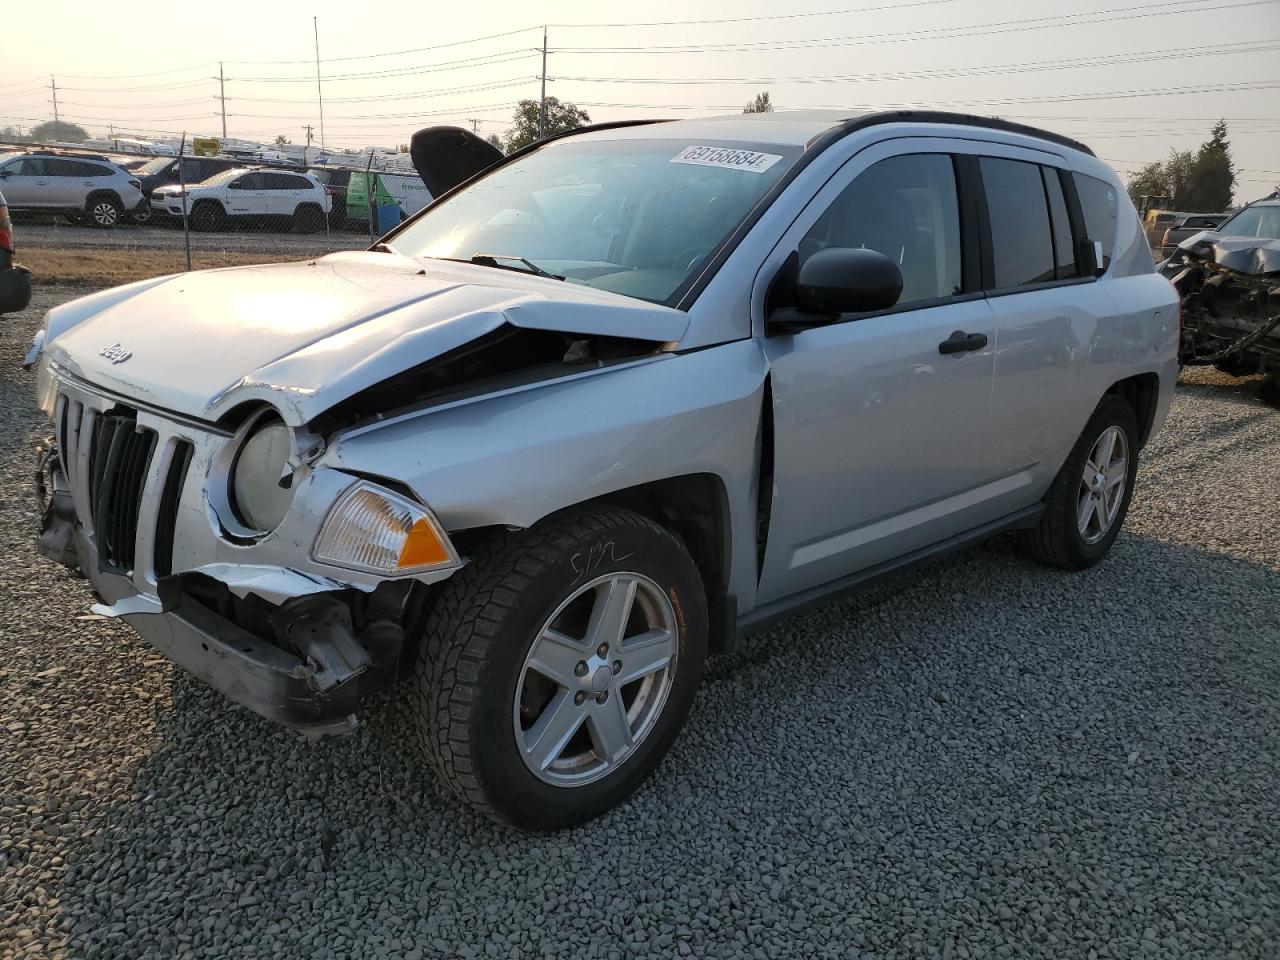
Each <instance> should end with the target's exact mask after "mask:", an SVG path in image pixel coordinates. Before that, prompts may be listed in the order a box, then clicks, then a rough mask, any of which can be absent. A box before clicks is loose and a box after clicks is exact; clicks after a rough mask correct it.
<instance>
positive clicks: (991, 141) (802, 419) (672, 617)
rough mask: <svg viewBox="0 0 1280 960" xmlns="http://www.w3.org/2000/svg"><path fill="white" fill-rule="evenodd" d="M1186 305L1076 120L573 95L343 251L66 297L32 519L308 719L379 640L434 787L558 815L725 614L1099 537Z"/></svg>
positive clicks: (384, 667)
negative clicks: (708, 111)
mask: <svg viewBox="0 0 1280 960" xmlns="http://www.w3.org/2000/svg"><path fill="white" fill-rule="evenodd" d="M444 139H445V140H447V139H448V138H447V137H446V138H444ZM455 139H457V140H458V142H460V143H461V142H464V141H465V137H464V136H463V135H462V134H461V132H457V136H456V138H455ZM441 149H442V152H443V153H444V154H447V152H448V151H447V150H446V149H445V148H444V147H442V148H441ZM462 153H465V151H462V152H460V153H459V156H457V157H453V158H452V160H451V159H450V158H449V157H447V156H442V159H441V163H442V165H443V166H446V167H447V166H450V163H452V161H454V160H456V161H458V162H457V163H454V164H453V167H454V168H455V169H456V168H459V167H461V166H463V165H465V164H463V163H462V162H461V160H460V159H459V157H461V156H462ZM464 159H465V158H464ZM1177 340H1178V314H1177V304H1176V297H1175V294H1174V291H1173V289H1172V288H1171V286H1170V285H1169V283H1168V282H1167V281H1166V280H1164V279H1162V278H1161V277H1159V276H1157V275H1156V274H1155V273H1154V272H1153V269H1152V262H1151V255H1150V253H1149V251H1148V247H1147V244H1146V241H1145V238H1144V237H1143V234H1142V229H1141V225H1140V223H1139V221H1138V217H1137V214H1136V213H1135V212H1134V210H1133V208H1132V206H1131V205H1130V203H1129V201H1128V199H1127V198H1126V196H1125V191H1124V190H1123V189H1122V188H1121V186H1120V183H1119V181H1118V179H1117V178H1116V175H1115V174H1114V173H1113V172H1112V171H1111V170H1110V169H1109V168H1108V167H1107V166H1106V165H1105V164H1103V163H1102V162H1101V161H1099V160H1097V159H1095V158H1094V156H1093V155H1092V154H1091V153H1090V152H1089V150H1088V149H1087V148H1086V147H1084V146H1082V145H1081V144H1079V143H1076V142H1074V141H1070V140H1066V139H1064V138H1062V137H1059V136H1055V135H1052V134H1049V133H1044V132H1042V131H1038V130H1034V129H1030V128H1026V127H1021V126H1015V125H1011V124H1008V123H1003V122H1000V121H995V120H990V119H985V118H978V117H969V116H959V115H953V114H941V113H913V112H902V113H890V114H874V115H867V116H848V115H831V114H775V115H762V116H734V117H729V118H724V119H713V120H691V121H679V122H659V123H650V124H629V125H612V126H601V127H595V128H588V129H584V130H580V131H576V132H574V133H572V134H571V135H563V136H559V137H555V138H552V139H551V140H548V141H544V142H543V143H541V144H539V145H536V146H534V147H531V148H528V149H526V150H524V151H521V152H519V153H517V154H516V155H514V156H511V157H508V158H505V159H504V160H502V161H500V162H499V163H498V164H497V165H495V166H494V167H492V168H490V169H488V170H486V171H485V172H483V173H481V174H479V175H477V176H475V177H472V178H471V179H470V180H469V181H467V182H465V183H464V184H462V185H461V186H458V187H456V188H455V189H453V190H451V191H449V192H447V193H445V194H444V195H443V196H442V197H441V198H440V199H439V200H438V201H436V202H435V203H434V204H433V205H432V206H430V207H428V208H427V209H426V210H425V211H423V212H422V213H421V214H419V215H417V216H416V217H414V218H413V219H412V220H410V221H409V222H407V223H406V224H404V225H403V226H401V227H400V228H398V229H396V230H395V231H393V232H392V233H390V234H388V235H387V236H386V237H385V238H383V240H382V242H380V243H378V244H377V245H376V246H375V247H374V248H373V249H372V250H370V251H369V252H364V253H339V254H333V255H331V256H327V257H322V258H320V259H318V260H313V261H309V262H305V263H292V264H276V265H270V266H254V267H244V268H238V269H230V270H213V271H207V272H200V273H192V274H186V275H183V276H182V277H180V278H173V277H170V278H160V279H155V280H148V281H144V282H141V283H135V284H132V285H129V286H125V287H119V288H116V289H113V290H106V291H103V292H101V293H97V294H94V295H92V296H89V297H85V298H83V299H81V300H77V301H75V302H72V303H69V304H66V305H64V306H60V307H57V308H55V309H53V310H51V311H50V312H49V314H48V316H47V319H46V322H45V327H44V329H43V331H42V332H41V334H40V335H38V337H37V343H36V345H35V348H34V350H33V354H32V359H33V360H35V359H36V358H37V357H38V362H39V377H38V383H39V402H40V405H41V406H42V407H43V409H44V410H46V411H47V412H48V414H49V415H50V416H51V418H52V423H53V437H52V438H51V442H50V443H49V444H48V446H47V447H46V449H45V450H44V452H43V453H42V458H43V467H42V476H43V477H44V481H43V483H42V487H43V494H44V497H45V500H44V502H45V503H46V505H47V506H46V508H45V511H44V518H43V532H42V534H41V538H40V548H41V550H42V552H43V553H44V554H45V555H47V556H49V557H52V558H54V559H57V560H59V561H61V562H63V563H66V564H68V565H72V566H77V567H79V569H80V570H82V571H83V572H84V573H85V575H86V576H87V577H88V578H89V580H90V582H91V583H92V585H93V587H94V589H95V590H96V591H97V593H98V594H99V595H100V596H101V598H102V603H101V604H100V605H99V606H97V607H95V609H96V610H98V611H99V612H101V613H104V614H107V615H112V616H119V617H123V618H124V619H125V620H127V621H128V622H129V623H130V624H131V625H132V626H133V628H134V629H136V630H137V631H138V633H140V634H141V635H142V636H143V637H144V638H146V639H147V640H148V641H149V642H150V643H151V644H153V645H154V646H155V647H157V648H158V649H159V650H161V651H162V652H164V653H165V654H166V655H167V656H169V657H171V658H172V659H173V660H175V661H176V662H178V663H179V664H181V665H183V666H184V667H186V668H187V669H188V670H190V671H191V672H193V673H194V674H196V675H197V676H199V677H201V678H203V679H204V680H205V681H207V682H208V683H210V684H211V685H213V686H214V687H216V688H217V689H219V690H221V691H222V692H223V693H225V694H226V695H227V696H228V697H230V698H231V699H233V700H235V701H238V702H239V703H241V704H243V705H244V706H246V707H248V708H250V709H252V710H255V711H257V712H258V713H260V714H262V715H264V716H267V717H270V718H272V719H273V720H276V721H279V722H281V723H284V724H287V725H289V726H292V727H295V728H298V729H300V730H303V731H307V732H310V733H313V734H315V733H327V732H340V731H346V730H350V729H352V728H353V727H354V726H355V725H356V723H357V718H358V716H359V710H360V695H361V694H363V693H365V692H366V691H368V690H369V689H371V688H372V687H374V686H376V685H377V684H379V683H385V682H387V681H388V679H389V678H391V677H394V676H396V675H397V674H399V675H401V676H407V677H408V680H407V684H408V687H409V689H408V691H406V696H407V697H408V698H409V700H410V701H411V704H412V708H411V710H410V711H409V713H410V715H411V716H412V717H413V724H412V730H411V731H408V732H407V735H409V736H411V737H413V738H414V739H415V741H416V743H417V744H418V746H419V747H420V749H421V753H422V756H423V757H424V759H425V760H426V761H427V763H428V764H429V765H430V767H431V768H432V769H433V770H434V771H435V774H436V775H437V776H438V777H439V778H440V779H442V780H443V782H444V783H446V784H448V786H449V787H450V788H452V790H453V791H454V792H455V793H456V794H457V795H458V796H459V797H461V798H463V799H464V800H466V801H468V802H469V803H471V804H474V805H475V806H476V807H478V808H480V809H482V810H483V811H485V812H486V813H488V814H490V815H493V816H495V817H498V818H501V819H503V820H506V821H509V822H513V823H516V824H520V825H524V826H528V827H535V828H554V827H560V826H564V825H567V824H571V823H574V822H577V821H581V820H583V819H586V818H588V817H591V816H594V815H596V814H599V813H601V812H602V811H604V810H606V809H608V808H609V807H610V806H612V805H613V804H616V803H617V802H619V801H620V800H621V799H622V798H623V797H625V796H627V795H628V794H629V793H631V792H632V791H633V790H635V789H636V787H637V786H638V785H639V784H640V783H641V782H642V781H643V780H644V779H645V777H646V776H647V775H648V774H649V772H650V771H651V770H652V769H653V768H654V767H655V766H656V765H657V764H658V763H659V761H660V759H661V758H662V756H663V755H664V754H665V753H666V751H667V750H668V748H669V747H670V746H671V744H672V742H673V741H674V740H675V738H676V736H677V733H678V731H679V730H680V727H681V725H682V724H683V723H684V721H685V718H686V716H687V715H688V713H689V709H690V706H691V704H692V702H693V699H694V696H695V692H696V690H697V687H698V683H699V679H700V677H701V675H702V670H703V661H704V658H705V657H706V655H707V654H708V653H715V652H719V651H725V650H728V649H731V648H732V647H733V646H734V644H735V642H736V641H737V638H738V637H739V636H740V635H742V633H743V632H744V631H748V630H752V629H755V628H759V627H761V626H763V625H764V624H767V623H769V622H771V621H773V620H775V619H776V618H777V617H779V616H781V615H783V614H787V613H790V612H792V611H795V610H797V609H799V608H801V607H805V606H807V605H809V604H812V603H814V602H817V601H820V600H824V599H827V598H829V597H832V596H835V595H837V594H841V593H843V592H845V591H848V590H850V589H853V588H856V587H858V586H860V585H863V584H866V583H867V582H869V581H871V580H873V579H875V578H877V577H879V576H882V575H884V574H886V573H890V572H892V571H896V570H900V569H902V568H903V567H905V566H906V565H908V564H910V563H914V562H915V561H919V560H925V559H928V558H932V557H937V556H938V555H940V554H944V553H949V552H951V551H953V550H956V549H958V548H961V547H963V546H965V545H966V544H970V543H973V542H975V541H978V540H981V539H984V538H986V537H990V536H993V535H996V534H999V533H1002V532H1006V531H1011V532H1013V533H1014V534H1015V535H1016V537H1017V538H1018V539H1019V541H1020V542H1021V543H1022V544H1023V545H1024V546H1025V548H1026V550H1027V552H1029V553H1030V554H1031V555H1032V556H1034V557H1036V558H1038V559H1040V560H1042V561H1044V562H1046V563H1049V564H1051V565H1054V566H1057V567H1060V568H1063V569H1067V570H1079V569H1082V568H1084V567H1088V566H1090V565H1092V564H1094V563H1097V562H1098V561H1099V560H1100V559H1102V557H1103V556H1104V555H1105V554H1106V553H1107V551H1108V549H1109V548H1110V547H1111V544H1112V542H1113V541H1114V540H1115V538H1116V535H1117V534H1118V532H1119V530H1120V526H1121V524H1122V522H1123V520H1124V516H1125V511H1126V508H1127V506H1128V503H1129V498H1130V496H1131V494H1132V491H1133V485H1134V477H1135V474H1136V471H1137V465H1138V455H1139V452H1140V451H1141V449H1142V447H1143V444H1144V443H1146V441H1147V440H1148V438H1149V437H1150V436H1151V434H1152V433H1153V431H1155V430H1156V429H1157V428H1158V427H1159V425H1160V424H1161V422H1162V421H1163V419H1164V417H1165V413H1166V410H1167V408H1168V405H1169V399H1170V395H1171V394H1172V391H1173V387H1174V380H1175V377H1176V375H1177V361H1176V359H1175V355H1176V351H1177Z"/></svg>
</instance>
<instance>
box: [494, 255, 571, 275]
mask: <svg viewBox="0 0 1280 960" xmlns="http://www.w3.org/2000/svg"><path fill="white" fill-rule="evenodd" d="M500 261H506V262H500ZM471 262H472V263H474V264H478V265H479V266H482V267H497V268H498V269H499V270H518V271H520V272H521V273H532V274H533V275H534V276H537V277H546V278H548V279H549V280H563V279H564V277H562V276H560V275H559V274H555V273H550V272H549V271H547V270H543V269H542V268H541V267H540V266H538V265H537V264H536V263H534V262H533V261H532V260H526V259H525V258H524V257H516V256H510V255H508V254H505V253H473V254H472V255H471ZM507 262H510V263H513V264H514V263H518V264H520V265H521V267H523V268H524V269H521V267H515V266H507Z"/></svg>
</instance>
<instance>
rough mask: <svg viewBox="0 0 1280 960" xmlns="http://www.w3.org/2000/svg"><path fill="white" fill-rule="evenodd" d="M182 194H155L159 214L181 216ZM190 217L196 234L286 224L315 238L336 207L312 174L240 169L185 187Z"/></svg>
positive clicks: (169, 190) (175, 190)
mask: <svg viewBox="0 0 1280 960" xmlns="http://www.w3.org/2000/svg"><path fill="white" fill-rule="evenodd" d="M182 197H183V188H182V187H181V186H168V187H160V188H159V189H157V190H156V191H155V192H153V193H152V194H151V209H152V212H153V213H155V214H159V215H161V216H164V215H168V216H174V217H180V216H182ZM186 197H187V204H188V206H187V215H188V216H189V217H190V218H191V225H192V227H194V228H195V229H196V230H204V231H212V230H220V229H222V228H223V227H224V226H225V225H226V224H227V223H228V221H230V220H233V219H248V218H252V219H254V220H258V221H259V222H262V221H264V219H265V218H270V219H271V220H276V221H281V222H287V223H288V224H290V225H292V226H293V228H294V230H296V231H297V232H298V233H315V232H316V231H318V230H320V229H321V228H322V227H323V226H324V224H325V216H326V214H328V213H329V210H330V208H331V207H332V205H333V200H332V198H331V197H330V195H329V192H328V190H327V189H326V188H325V186H324V184H322V183H321V182H320V181H319V180H317V179H316V178H315V177H314V176H312V175H311V174H309V173H295V172H293V171H288V170H250V169H244V168H238V169H235V170H228V171H226V172H225V173H220V174H218V175H217V176H214V177H210V178H209V179H208V180H206V181H204V182H203V183H197V184H189V185H188V186H187V187H186Z"/></svg>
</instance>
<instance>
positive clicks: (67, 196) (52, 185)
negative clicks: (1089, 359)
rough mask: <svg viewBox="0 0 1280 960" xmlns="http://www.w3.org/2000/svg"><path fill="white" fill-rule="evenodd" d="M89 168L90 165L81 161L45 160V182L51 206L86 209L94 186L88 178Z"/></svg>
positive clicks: (54, 158)
mask: <svg viewBox="0 0 1280 960" xmlns="http://www.w3.org/2000/svg"><path fill="white" fill-rule="evenodd" d="M87 167H89V164H88V163H85V162H83V161H80V160H67V159H63V158H62V157H46V158H45V161H44V169H45V180H46V181H47V183H48V191H49V198H50V204H49V205H50V206H54V207H62V208H64V209H70V208H72V207H75V208H82V207H84V205H85V201H86V200H87V199H88V197H89V190H90V188H91V186H92V183H91V182H89V177H88V176H86V174H87V173H88V172H89V171H88V170H87ZM86 184H87V185H86Z"/></svg>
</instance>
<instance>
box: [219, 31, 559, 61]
mask: <svg viewBox="0 0 1280 960" xmlns="http://www.w3.org/2000/svg"><path fill="white" fill-rule="evenodd" d="M541 29H542V28H541V27H521V28H519V29H518V30H506V31H504V32H502V33H489V34H485V35H483V36H479V37H469V38H468V39H466V40H453V41H450V42H449V43H437V44H433V45H431V46H429V47H413V48H411V49H408V50H388V51H386V52H384V53H364V54H358V55H356V56H350V57H326V58H325V60H324V62H325V63H344V62H347V61H351V60H373V59H375V58H377V57H402V56H408V55H409V54H412V53H428V52H430V51H432V50H444V49H446V48H448V47H461V46H465V45H466V44H469V43H480V42H481V41H484V40H497V39H500V38H502V37H514V36H516V35H517V34H521V33H530V32H532V31H534V30H541ZM226 62H227V63H234V64H239V65H241V66H273V65H279V66H286V65H296V64H300V63H305V64H309V63H311V61H310V60H228V61H226Z"/></svg>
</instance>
